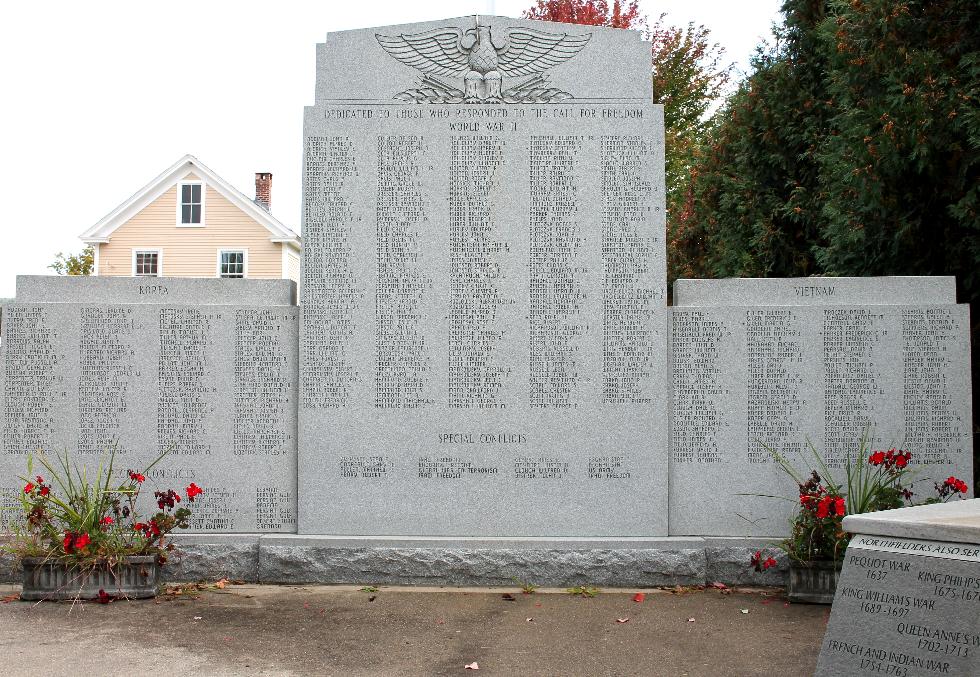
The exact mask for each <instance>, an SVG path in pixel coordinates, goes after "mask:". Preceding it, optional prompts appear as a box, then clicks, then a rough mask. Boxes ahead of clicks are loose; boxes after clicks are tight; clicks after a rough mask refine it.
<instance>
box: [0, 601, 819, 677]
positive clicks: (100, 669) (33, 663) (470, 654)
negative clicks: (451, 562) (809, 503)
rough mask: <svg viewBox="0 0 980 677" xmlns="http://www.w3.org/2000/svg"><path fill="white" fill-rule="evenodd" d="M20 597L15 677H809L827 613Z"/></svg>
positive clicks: (631, 605)
mask: <svg viewBox="0 0 980 677" xmlns="http://www.w3.org/2000/svg"><path fill="white" fill-rule="evenodd" d="M17 591H18V588H17V587H15V586H0V598H2V599H3V600H5V601H4V602H3V603H0V662H2V665H0V673H2V674H4V675H10V676H12V675H38V674H44V675H72V676H75V675H86V676H95V675H134V674H136V675H141V674H145V675H149V674H168V675H176V676H180V677H194V676H198V675H201V676H203V675H343V676H345V677H346V676H349V675H399V676H403V675H474V676H475V677H479V675H521V676H524V675H549V676H550V675H651V676H656V675H690V676H691V677H693V676H695V675H705V676H711V677H716V676H719V675H735V676H741V675H760V676H762V675H764V676H765V677H772V676H774V675H810V674H812V673H813V670H814V667H815V665H816V660H817V653H818V651H819V648H820V642H821V639H822V638H823V632H824V627H825V624H826V620H827V617H828V614H829V611H830V608H829V607H821V606H810V605H798V604H787V603H786V602H785V600H784V599H783V598H782V597H781V596H780V594H779V591H775V590H768V591H763V590H754V591H741V590H737V591H731V592H722V591H719V590H713V589H709V590H694V591H684V592H666V591H646V593H645V599H643V601H642V602H635V601H633V595H634V593H635V592H636V591H635V590H630V591H603V592H601V593H600V594H599V595H597V596H596V597H593V598H583V597H573V596H571V595H569V594H567V593H566V592H565V591H564V590H561V591H559V590H554V591H552V590H547V591H538V592H536V593H535V594H533V595H523V594H521V593H520V591H519V590H517V589H516V588H514V589H510V590H487V589H451V588H437V589H432V588H427V589H420V588H387V587H383V588H381V589H380V590H378V591H377V592H364V591H360V590H359V589H357V588H353V587H349V586H259V585H232V584H229V585H226V586H225V587H224V588H223V589H220V590H219V589H214V588H210V589H206V590H195V589H190V590H185V591H183V592H182V593H181V594H179V595H174V594H166V595H163V596H161V597H160V598H158V599H157V600H146V601H138V602H125V601H120V602H113V603H111V604H107V605H101V604H95V603H77V604H75V605H72V604H70V603H51V602H45V603H41V604H35V603H30V602H22V601H19V600H16V601H8V600H9V597H10V596H11V595H12V593H16V592H17ZM504 592H509V593H512V595H511V596H512V597H513V599H511V600H508V599H505V598H504V596H503V595H502V593H504ZM746 612H747V613H746ZM627 618H628V619H629V620H628V621H626V622H617V619H627ZM691 619H693V620H691ZM473 662H476V663H477V664H478V665H479V672H473V671H472V670H467V669H465V668H464V666H465V665H467V664H472V663H473Z"/></svg>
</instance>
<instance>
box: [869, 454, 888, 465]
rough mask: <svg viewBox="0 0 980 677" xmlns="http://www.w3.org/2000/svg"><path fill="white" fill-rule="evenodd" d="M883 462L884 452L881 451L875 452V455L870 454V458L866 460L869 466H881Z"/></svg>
mask: <svg viewBox="0 0 980 677" xmlns="http://www.w3.org/2000/svg"><path fill="white" fill-rule="evenodd" d="M884 462H885V452H883V451H876V452H875V453H873V454H871V456H870V457H869V458H868V463H870V464H871V465H881V464H882V463H884Z"/></svg>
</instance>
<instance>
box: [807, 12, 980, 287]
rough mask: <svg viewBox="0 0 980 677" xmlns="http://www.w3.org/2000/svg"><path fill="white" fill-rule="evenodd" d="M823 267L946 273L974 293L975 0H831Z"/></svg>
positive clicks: (978, 204) (979, 113) (846, 271)
mask: <svg viewBox="0 0 980 677" xmlns="http://www.w3.org/2000/svg"><path fill="white" fill-rule="evenodd" d="M834 9H835V10H836V16H835V17H834V18H833V20H831V21H827V22H825V24H824V26H823V27H822V30H823V39H824V40H825V42H826V44H827V45H828V47H830V51H831V57H830V70H829V77H828V88H829V93H830V96H831V97H832V98H833V100H834V109H835V113H834V116H833V118H832V120H831V122H832V125H833V133H832V134H831V135H829V136H828V137H827V139H826V141H825V143H824V144H822V147H821V149H820V152H819V157H820V162H821V183H822V185H823V187H824V189H825V190H826V199H825V201H824V207H823V210H822V217H823V219H824V220H825V233H826V238H825V244H824V245H823V246H821V247H820V248H819V249H818V250H817V258H818V260H819V262H820V263H821V265H822V267H823V269H824V270H826V271H827V272H828V273H830V274H837V275H909V274H920V275H948V274H953V275H956V277H957V282H958V284H959V290H960V296H961V299H962V300H968V301H971V302H976V301H977V300H978V299H980V213H978V209H980V107H978V103H980V3H977V2H976V0H919V1H905V2H894V0H863V1H862V2H851V3H846V4H845V3H842V2H835V3H834Z"/></svg>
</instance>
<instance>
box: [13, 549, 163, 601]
mask: <svg viewBox="0 0 980 677" xmlns="http://www.w3.org/2000/svg"><path fill="white" fill-rule="evenodd" d="M22 563H23V567H24V589H23V590H22V591H21V593H20V598H21V599H23V600H74V599H100V598H105V596H108V597H117V598H125V599H145V598H148V597H156V595H157V590H158V588H159V585H160V565H159V564H157V558H156V557H155V556H131V557H125V558H123V560H122V561H121V562H118V563H117V564H115V565H113V566H109V564H108V563H106V564H104V565H96V566H95V567H94V568H84V569H79V568H76V567H68V566H66V565H65V564H62V563H61V562H53V561H50V560H43V559H40V558H37V557H25V558H24V559H23V560H22ZM100 590H101V591H102V594H99V591H100Z"/></svg>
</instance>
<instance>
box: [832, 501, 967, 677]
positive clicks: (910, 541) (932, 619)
mask: <svg viewBox="0 0 980 677" xmlns="http://www.w3.org/2000/svg"><path fill="white" fill-rule="evenodd" d="M923 508H925V510H923ZM887 512H888V513H889V514H888V519H887V520H879V519H878V518H876V517H875V513H871V514H869V515H860V516H857V517H858V518H857V519H855V518H851V517H848V518H845V520H844V528H845V529H848V531H852V532H854V533H856V534H857V535H856V536H855V537H854V538H853V539H852V540H851V543H850V545H849V546H848V548H847V553H846V554H845V556H844V567H843V570H842V571H841V575H840V579H839V580H838V583H837V592H836V595H835V597H834V606H833V610H832V613H831V616H830V620H829V622H828V624H827V630H826V633H825V634H824V639H823V644H822V647H821V649H820V657H819V660H818V663H817V670H816V673H815V674H816V675H818V676H820V677H823V676H825V675H827V676H830V675H855V674H865V673H867V674H880V675H904V676H906V677H917V676H919V675H949V676H951V677H952V676H955V677H975V675H978V674H980V500H971V501H962V502H961V501H954V502H952V503H947V504H944V505H931V506H921V507H916V508H908V509H903V510H889V511H887ZM888 522H890V524H889V523H888ZM882 526H883V527H885V528H884V529H879V527H882ZM896 527H901V529H900V531H901V532H902V533H901V535H899V536H895V535H890V533H885V534H882V533H881V531H885V532H893V531H894V530H895V528H896ZM942 533H951V534H955V535H956V536H958V537H957V538H955V539H947V538H944V537H943V536H940V535H939V534H942Z"/></svg>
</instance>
